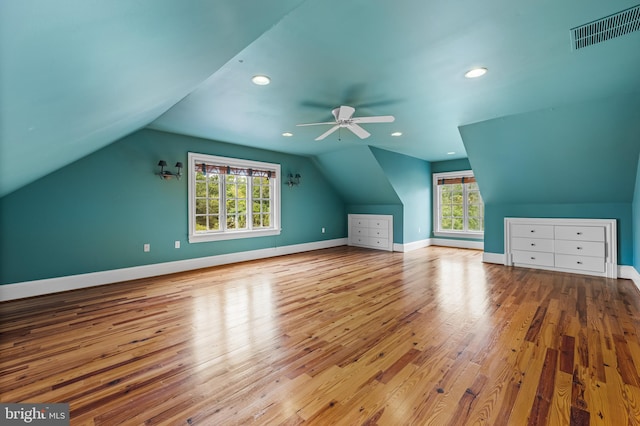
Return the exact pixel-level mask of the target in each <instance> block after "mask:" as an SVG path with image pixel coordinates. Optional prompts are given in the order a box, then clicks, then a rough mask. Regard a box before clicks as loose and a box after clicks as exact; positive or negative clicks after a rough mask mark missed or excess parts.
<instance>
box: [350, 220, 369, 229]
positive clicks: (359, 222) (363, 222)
mask: <svg viewBox="0 0 640 426" xmlns="http://www.w3.org/2000/svg"><path fill="white" fill-rule="evenodd" d="M351 226H356V227H358V228H368V227H369V219H353V222H352V224H351Z"/></svg>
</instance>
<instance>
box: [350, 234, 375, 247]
mask: <svg viewBox="0 0 640 426" xmlns="http://www.w3.org/2000/svg"><path fill="white" fill-rule="evenodd" d="M352 243H353V244H355V245H357V246H370V245H371V242H370V238H369V237H367V236H362V235H354V236H353V237H352Z"/></svg>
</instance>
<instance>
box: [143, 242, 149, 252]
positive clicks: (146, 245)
mask: <svg viewBox="0 0 640 426" xmlns="http://www.w3.org/2000/svg"><path fill="white" fill-rule="evenodd" d="M144 251H145V252H148V251H151V244H145V245H144Z"/></svg>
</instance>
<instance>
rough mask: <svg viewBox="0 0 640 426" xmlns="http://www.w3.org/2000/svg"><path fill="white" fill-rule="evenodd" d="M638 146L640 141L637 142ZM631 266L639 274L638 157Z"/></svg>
mask: <svg viewBox="0 0 640 426" xmlns="http://www.w3.org/2000/svg"><path fill="white" fill-rule="evenodd" d="M638 143H639V144H640V141H638ZM632 212H633V256H634V257H633V266H635V268H636V271H638V272H639V273H640V155H639V156H638V170H637V172H636V187H635V192H634V195H633V206H632Z"/></svg>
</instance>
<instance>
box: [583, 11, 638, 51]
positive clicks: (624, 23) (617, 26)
mask: <svg viewBox="0 0 640 426" xmlns="http://www.w3.org/2000/svg"><path fill="white" fill-rule="evenodd" d="M638 30H640V5H637V6H634V7H631V8H629V9H627V10H623V11H622V12H618V13H616V14H614V15H611V16H607V17H606V18H602V19H598V20H597V21H593V22H590V23H588V24H585V25H581V26H579V27H575V28H572V29H571V46H572V48H573V50H578V49H582V48H585V47H587V46H591V45H592V44H598V43H602V42H603V41H607V40H610V39H612V38H616V37H620V36H623V35H625V34H629V33H631V32H634V31H638Z"/></svg>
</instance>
